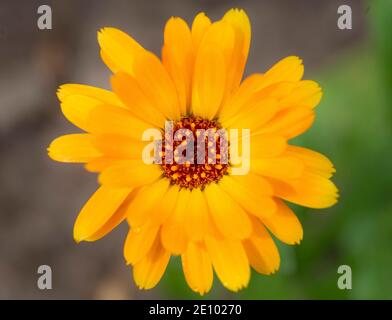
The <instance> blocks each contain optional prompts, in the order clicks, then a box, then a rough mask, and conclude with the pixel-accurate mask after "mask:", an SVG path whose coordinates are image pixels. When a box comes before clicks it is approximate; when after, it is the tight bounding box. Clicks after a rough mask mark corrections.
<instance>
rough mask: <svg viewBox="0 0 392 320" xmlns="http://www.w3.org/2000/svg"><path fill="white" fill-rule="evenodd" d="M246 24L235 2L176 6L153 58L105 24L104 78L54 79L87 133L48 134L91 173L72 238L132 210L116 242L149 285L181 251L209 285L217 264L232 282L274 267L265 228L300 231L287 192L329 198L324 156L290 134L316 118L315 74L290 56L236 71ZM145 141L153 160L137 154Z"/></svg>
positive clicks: (57, 151) (310, 202)
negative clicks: (188, 10)
mask: <svg viewBox="0 0 392 320" xmlns="http://www.w3.org/2000/svg"><path fill="white" fill-rule="evenodd" d="M250 34H251V31H250V23H249V20H248V17H247V15H246V14H245V12H244V11H242V10H236V9H233V10H230V11H229V12H227V13H226V14H225V15H224V17H223V18H222V19H221V20H219V21H217V22H214V23H212V22H211V21H210V19H209V18H208V17H206V16H205V15H204V14H203V13H200V14H198V15H197V16H196V17H195V19H194V21H193V23H192V26H191V28H190V27H189V26H188V25H187V23H186V22H185V21H184V20H182V19H181V18H171V19H169V21H168V22H167V24H166V26H165V29H164V45H163V48H162V59H161V60H160V59H159V58H158V57H157V56H155V55H154V54H153V53H151V52H149V51H147V50H146V49H144V48H143V47H142V46H141V45H140V44H138V43H137V42H136V41H135V40H134V39H132V38H131V37H130V36H128V35H127V34H125V33H123V32H122V31H120V30H117V29H114V28H104V29H102V30H101V31H100V32H99V33H98V42H99V45H100V48H101V57H102V59H103V61H104V62H105V63H106V65H107V66H108V67H109V68H110V70H111V71H112V72H113V75H112V77H111V85H112V91H107V90H103V89H99V88H95V87H90V86H86V85H78V84H66V85H63V86H61V87H60V89H59V91H58V97H59V99H60V101H61V109H62V111H63V113H64V115H65V117H66V118H67V119H68V120H69V121H71V122H72V123H73V124H75V125H76V126H77V127H79V128H81V129H82V130H84V131H85V132H86V133H78V134H70V135H65V136H61V137H59V138H57V139H55V140H54V141H53V142H52V143H51V145H50V147H49V156H50V157H51V158H52V159H54V160H57V161H62V162H81V163H85V164H86V169H87V170H89V171H92V172H98V173H99V183H100V187H99V189H98V190H97V191H96V192H95V193H94V194H93V195H92V196H91V198H90V199H89V200H88V202H87V203H86V204H85V206H84V207H83V209H82V210H81V212H80V214H79V216H78V218H77V220H76V223H75V227H74V238H75V240H76V241H77V242H79V241H94V240H97V239H99V238H101V237H103V236H104V235H106V234H107V233H108V232H110V231H111V230H112V229H113V228H115V227H116V226H117V225H118V224H119V223H121V222H122V221H124V220H127V222H128V224H129V225H130V231H129V233H128V236H127V239H126V241H125V246H124V255H125V259H126V261H127V263H128V264H131V265H132V266H133V274H134V279H135V282H136V284H137V285H138V286H139V287H140V288H143V289H149V288H152V287H154V286H155V285H156V284H157V283H158V282H159V280H160V279H161V277H162V275H163V274H164V271H165V269H166V267H167V265H168V263H169V259H170V256H172V255H180V256H181V261H182V266H183V271H184V275H185V279H186V281H187V282H188V284H189V286H190V288H191V289H192V290H194V291H196V292H198V293H200V294H204V293H206V292H208V291H209V290H210V288H211V286H212V282H213V271H215V273H216V275H217V276H218V278H219V280H220V281H221V282H222V283H223V285H224V286H225V287H226V288H228V289H230V290H233V291H237V290H239V289H241V288H243V287H245V286H247V284H248V282H249V279H250V269H251V267H252V268H253V269H254V270H256V271H257V272H259V273H262V274H271V273H274V272H275V271H276V270H277V269H278V268H279V264H280V257H279V253H278V250H277V247H276V245H275V243H274V241H273V239H272V238H271V235H270V233H272V234H273V235H274V236H275V237H276V238H278V239H279V240H280V241H282V242H284V243H287V244H296V243H299V242H300V241H301V239H302V234H303V231H302V227H301V224H300V222H299V220H298V218H297V217H296V215H295V214H294V213H293V211H292V210H291V209H290V208H289V207H288V206H287V204H286V201H288V202H292V203H295V204H299V205H302V206H306V207H310V208H326V207H329V206H332V205H333V204H335V202H336V201H337V189H336V187H335V185H334V184H333V183H332V182H331V181H330V178H331V176H332V174H333V172H334V171H335V170H334V167H333V165H332V163H331V162H330V161H329V160H328V159H327V158H326V157H325V156H323V155H321V154H320V153H318V152H315V151H312V150H309V149H306V148H303V147H298V146H294V145H291V144H290V143H289V141H290V139H292V138H294V137H296V136H298V135H300V134H302V133H303V132H305V131H306V130H307V129H308V128H309V127H310V126H311V125H312V123H313V121H314V118H315V113H314V110H313V109H314V108H315V107H316V106H317V104H318V103H319V101H320V99H321V95H322V92H321V88H320V87H319V85H318V84H317V83H316V82H314V81H309V80H301V79H302V75H303V71H304V68H303V65H302V61H301V60H300V59H299V58H298V57H295V56H290V57H287V58H285V59H283V60H281V61H279V62H278V63H276V64H275V65H274V66H273V67H272V68H271V69H269V70H268V71H267V72H265V73H256V74H252V75H250V76H248V77H246V78H245V79H244V80H243V81H242V78H243V73H244V68H245V63H246V60H247V57H248V52H249V46H250ZM167 123H170V124H171V126H170V130H169V131H168V130H167V128H168V127H169V126H167ZM154 128H155V131H153V132H154V134H161V138H156V139H155V140H154V144H153V145H150V147H151V149H149V148H148V143H149V141H148V139H146V136H148V134H147V135H146V132H149V131H148V130H150V129H154ZM157 132H158V133H157ZM233 132H234V134H232V133H233ZM145 140H147V141H145ZM146 148H147V149H146ZM238 150H239V151H240V152H238ZM152 154H153V155H154V158H153V159H154V161H150V162H148V163H147V162H146V161H145V159H144V158H145V157H142V155H144V156H146V155H148V156H151V155H152ZM157 156H158V158H159V161H157Z"/></svg>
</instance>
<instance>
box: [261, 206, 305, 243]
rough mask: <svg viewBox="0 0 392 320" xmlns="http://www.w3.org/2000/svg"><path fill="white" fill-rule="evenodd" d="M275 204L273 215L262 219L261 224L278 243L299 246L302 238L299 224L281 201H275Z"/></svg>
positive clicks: (293, 214)
mask: <svg viewBox="0 0 392 320" xmlns="http://www.w3.org/2000/svg"><path fill="white" fill-rule="evenodd" d="M276 204H277V210H276V211H275V213H274V214H272V215H271V216H269V217H265V218H262V219H261V220H262V222H263V223H264V224H265V226H266V227H267V228H268V229H269V230H270V231H271V232H272V233H273V234H274V236H275V237H277V238H278V239H279V240H280V241H282V242H284V243H287V244H299V243H300V242H301V240H302V237H303V231H302V226H301V222H300V221H299V220H298V218H297V216H296V215H295V213H294V212H293V211H292V210H291V209H290V208H289V207H288V206H287V205H286V204H285V203H284V202H283V201H281V200H276Z"/></svg>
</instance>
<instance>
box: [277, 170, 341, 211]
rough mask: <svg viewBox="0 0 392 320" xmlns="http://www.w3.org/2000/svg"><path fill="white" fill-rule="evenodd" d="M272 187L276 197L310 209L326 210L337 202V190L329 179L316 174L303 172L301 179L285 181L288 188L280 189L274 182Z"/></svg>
mask: <svg viewBox="0 0 392 320" xmlns="http://www.w3.org/2000/svg"><path fill="white" fill-rule="evenodd" d="M270 182H271V183H272V184H273V185H274V189H275V193H276V195H277V196H278V197H280V198H282V199H284V200H287V201H290V202H293V203H296V204H299V205H301V206H305V207H310V208H327V207H331V206H333V205H334V204H335V203H336V202H337V198H338V189H337V188H336V186H335V185H334V184H333V182H332V181H330V180H329V179H327V178H325V177H322V176H320V175H318V174H314V173H311V172H307V171H306V170H305V172H304V173H303V175H302V176H301V178H299V179H296V180H291V181H285V183H286V184H288V185H289V186H290V188H282V187H281V185H279V184H276V183H275V181H270Z"/></svg>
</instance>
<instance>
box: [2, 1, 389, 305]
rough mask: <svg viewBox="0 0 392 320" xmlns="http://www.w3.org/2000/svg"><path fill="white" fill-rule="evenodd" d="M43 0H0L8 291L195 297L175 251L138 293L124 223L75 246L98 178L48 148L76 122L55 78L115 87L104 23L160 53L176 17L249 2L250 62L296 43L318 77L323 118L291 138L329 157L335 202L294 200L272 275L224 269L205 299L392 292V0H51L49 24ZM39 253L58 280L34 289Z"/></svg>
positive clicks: (43, 295) (308, 74)
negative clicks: (289, 233)
mask: <svg viewBox="0 0 392 320" xmlns="http://www.w3.org/2000/svg"><path fill="white" fill-rule="evenodd" d="M16 3H18V4H16ZM39 4H41V3H40V2H39V1H32V2H31V3H30V4H29V5H27V6H23V7H22V1H10V0H6V1H2V3H1V5H0V36H1V40H0V41H1V42H0V47H1V49H0V58H1V64H2V65H1V70H2V75H0V96H1V98H0V120H1V121H0V125H1V126H0V129H1V130H0V159H1V160H0V161H2V166H1V168H0V190H1V194H0V209H1V211H0V221H1V222H0V257H1V261H0V283H1V285H0V298H3V299H4V298H6V299H7V298H34V299H52V298H62V299H68V298H75V299H79V298H98V299H106V298H119V299H142V298H151V299H153V298H164V299H188V298H200V296H198V295H196V294H193V293H192V292H191V290H190V289H189V288H188V286H187V285H186V283H185V280H184V277H183V273H182V270H181V264H180V260H179V259H178V258H172V260H171V263H170V266H169V268H168V270H167V272H166V274H165V276H164V278H163V280H162V281H161V282H160V284H159V285H158V286H157V287H156V288H155V289H154V290H152V291H149V292H140V291H138V290H137V289H136V288H135V286H134V284H133V283H132V280H131V273H130V270H129V269H128V268H127V267H126V266H125V264H124V262H123V259H122V247H121V246H122V241H123V239H124V237H125V234H126V227H125V226H122V227H120V228H118V230H116V231H115V232H113V233H112V234H111V235H109V236H108V237H107V238H105V239H103V240H101V241H99V242H96V243H92V244H91V243H89V244H80V245H78V246H76V245H75V244H74V243H73V240H72V225H73V221H74V219H75V217H76V215H77V212H78V210H79V208H80V207H81V206H82V205H83V202H84V201H85V200H86V199H87V197H88V196H89V195H90V194H91V193H92V192H93V190H94V188H95V186H96V180H95V179H96V178H95V177H92V175H90V174H87V173H85V172H84V171H83V169H82V167H77V166H76V167H77V168H75V167H73V168H70V166H69V165H68V166H67V165H59V164H54V163H52V162H50V161H49V160H48V159H47V158H46V155H45V147H46V145H47V144H48V142H49V141H50V140H51V139H52V138H53V137H55V136H58V135H60V134H63V133H67V132H72V131H73V130H74V129H73V128H72V126H70V125H68V124H66V123H65V119H63V118H62V116H61V114H60V110H59V108H58V103H57V101H56V99H55V96H54V92H55V89H56V87H57V86H58V85H59V84H61V83H64V82H81V83H89V84H92V85H98V86H103V87H108V76H109V72H108V71H107V70H106V69H105V68H104V67H103V66H102V65H101V63H100V61H99V57H98V47H97V45H96V39H95V32H96V30H98V29H99V28H100V27H103V26H108V25H113V26H117V27H120V28H122V29H123V30H125V31H127V32H129V33H130V34H132V35H134V36H135V38H136V39H137V40H139V41H140V42H141V43H142V44H144V45H145V46H146V47H147V48H149V49H151V50H153V51H155V52H157V53H159V48H160V45H161V41H162V40H161V36H162V33H161V32H162V31H161V30H162V28H163V25H164V21H165V20H167V19H168V18H169V17H170V16H171V15H179V16H183V17H184V18H185V19H186V20H187V21H188V22H190V21H191V18H192V17H193V16H194V15H195V14H196V13H197V12H199V11H205V12H206V13H207V14H208V15H210V16H212V18H214V19H217V18H219V17H220V16H222V15H223V14H224V12H225V11H226V10H227V9H229V8H231V7H240V8H244V9H245V10H246V11H247V12H248V14H249V16H250V19H251V22H252V27H253V34H252V36H253V39H252V49H251V53H250V58H249V65H248V69H247V73H252V72H256V71H259V72H260V71H264V70H266V69H267V68H268V67H269V66H270V65H272V64H273V63H274V62H275V61H277V60H279V59H281V58H282V57H284V56H287V55H290V54H296V55H299V56H301V57H302V58H303V59H304V64H305V78H308V79H313V80H316V81H317V82H319V83H320V84H321V86H322V88H323V90H324V96H323V99H322V102H321V104H320V105H319V107H318V108H317V119H316V122H315V125H314V126H313V127H312V129H311V130H309V131H308V132H307V133H306V134H304V135H303V136H301V137H300V138H297V139H296V141H295V143H296V144H299V145H304V146H306V147H309V148H312V149H315V150H317V151H320V152H322V153H324V154H326V155H328V157H329V158H330V159H331V160H332V161H333V162H334V164H335V167H336V169H337V172H336V175H335V177H334V181H335V183H336V184H337V185H338V187H339V189H340V201H339V203H338V204H337V205H336V206H334V207H333V208H330V209H326V210H310V209H304V208H300V207H295V211H296V212H297V213H298V215H299V217H300V220H301V222H302V223H303V227H304V240H303V241H302V243H301V245H299V246H295V247H291V246H287V245H283V244H280V243H279V248H280V253H281V269H280V271H279V272H278V273H277V274H275V275H272V276H261V275H258V274H256V273H253V275H252V279H251V282H250V284H249V287H248V288H247V289H244V290H242V291H240V292H239V293H236V294H234V293H230V292H228V291H226V290H225V289H224V288H223V287H222V286H221V285H220V284H219V281H218V280H217V279H215V281H214V287H213V290H212V291H211V292H210V293H209V294H208V295H206V296H205V297H203V299H216V298H218V299H221V298H222V299H237V298H239V299H391V298H392V271H391V267H392V164H391V159H392V142H391V137H392V135H391V133H392V132H391V130H392V105H391V103H392V90H391V89H392V1H389V0H373V1H354V0H353V1H317V2H316V1H311V0H309V1H305V0H303V1H285V0H279V1H273V2H272V1H174V0H173V1H162V3H159V4H158V3H157V2H156V1H152V0H150V1H147V0H146V1H121V0H118V1H112V2H110V4H109V2H104V1H94V2H93V1H83V4H81V3H80V2H77V1H69V2H68V1H67V2H65V1H64V2H61V3H60V2H59V1H47V2H45V4H50V5H52V6H53V7H52V9H53V15H54V17H53V23H54V29H53V30H52V31H50V32H42V31H38V30H37V28H36V26H35V23H36V18H37V15H36V14H35V12H36V8H37V7H38V5H39ZM341 4H348V5H350V6H351V7H352V10H353V29H352V30H339V29H338V28H337V26H336V21H337V18H338V14H337V7H338V6H339V5H341ZM23 5H24V3H23ZM9 74H12V76H6V75H9ZM18 77H19V78H18ZM24 81H25V82H24ZM26 87H28V88H30V89H28V88H26ZM29 90H30V91H29ZM40 264H49V265H50V266H52V268H53V273H54V284H53V287H54V288H53V290H51V291H47V292H42V291H40V290H38V289H37V288H36V279H37V274H36V268H37V267H38V265H40ZM340 265H349V266H350V267H351V268H352V289H351V290H339V288H338V286H337V280H338V277H339V276H340V275H339V274H338V273H337V269H338V267H339V266H340Z"/></svg>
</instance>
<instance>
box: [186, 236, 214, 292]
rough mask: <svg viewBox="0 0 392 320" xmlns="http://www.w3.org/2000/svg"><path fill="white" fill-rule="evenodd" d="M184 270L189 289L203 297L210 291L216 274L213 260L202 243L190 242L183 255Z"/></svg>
mask: <svg viewBox="0 0 392 320" xmlns="http://www.w3.org/2000/svg"><path fill="white" fill-rule="evenodd" d="M181 261H182V269H183V271H184V275H185V279H186V282H187V283H188V285H189V287H190V288H191V289H192V290H193V291H195V292H198V293H199V294H201V295H203V294H205V293H207V292H208V291H210V289H211V287H212V282H213V280H214V274H213V270H212V264H211V258H210V257H209V255H208V253H207V251H206V249H205V247H204V246H203V245H202V244H201V243H197V242H190V243H189V245H188V248H187V250H186V251H185V252H184V253H183V254H182V255H181Z"/></svg>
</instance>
